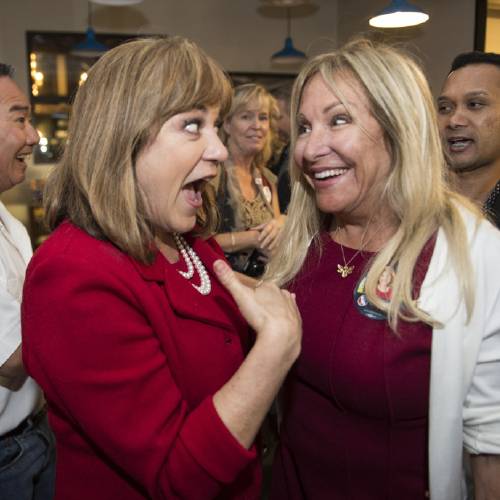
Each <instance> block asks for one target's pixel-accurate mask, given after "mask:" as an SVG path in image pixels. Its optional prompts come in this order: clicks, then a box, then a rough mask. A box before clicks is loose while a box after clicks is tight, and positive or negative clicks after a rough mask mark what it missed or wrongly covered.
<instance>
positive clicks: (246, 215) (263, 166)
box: [214, 83, 284, 277]
mask: <svg viewBox="0 0 500 500" xmlns="http://www.w3.org/2000/svg"><path fill="white" fill-rule="evenodd" d="M277 115H278V110H277V107H276V102H275V100H274V98H273V97H272V96H271V94H269V92H268V91H267V90H266V89H265V88H264V87H262V86H261V85H257V84H254V83H249V84H245V85H240V86H238V87H236V88H235V90H234V97H233V101H232V104H231V109H230V111H229V114H228V115H227V116H226V118H225V119H224V123H223V125H222V129H221V136H222V139H223V142H224V144H225V145H226V146H227V149H228V152H229V158H228V159H227V160H226V161H225V162H224V164H223V165H222V166H221V171H220V175H219V177H218V178H217V180H216V182H215V183H214V186H215V191H216V195H215V196H216V203H217V206H218V209H219V213H220V218H221V221H220V225H219V228H218V234H217V235H216V236H215V239H216V240H217V242H218V243H219V245H220V246H221V247H222V249H223V250H224V252H225V254H226V256H227V258H228V260H229V262H230V263H231V266H232V267H233V269H234V270H235V271H238V272H240V273H243V274H246V275H249V276H253V277H258V276H260V275H261V274H262V273H263V272H264V267H265V264H266V262H267V259H268V257H269V256H270V255H271V253H272V252H273V250H274V249H275V248H276V245H277V242H278V237H279V234H280V231H281V227H282V225H283V221H284V217H283V216H282V215H281V213H280V209H279V202H278V196H277V192H276V176H275V175H274V174H273V173H272V172H271V171H270V170H269V169H268V168H267V164H268V162H269V159H270V158H271V154H272V141H273V138H272V133H271V122H272V121H273V120H275V117H276V116H277Z"/></svg>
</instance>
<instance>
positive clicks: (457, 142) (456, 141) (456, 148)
mask: <svg viewBox="0 0 500 500" xmlns="http://www.w3.org/2000/svg"><path fill="white" fill-rule="evenodd" d="M473 142H474V141H473V140H472V139H469V138H467V137H453V138H451V139H448V148H449V149H450V151H451V152H453V153H460V152H462V151H464V150H465V149H467V147H468V146H469V145H470V144H472V143H473Z"/></svg>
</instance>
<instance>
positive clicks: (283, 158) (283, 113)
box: [271, 82, 292, 214]
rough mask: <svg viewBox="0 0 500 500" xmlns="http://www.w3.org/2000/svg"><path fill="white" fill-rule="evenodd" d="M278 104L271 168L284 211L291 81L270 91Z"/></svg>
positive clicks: (287, 197)
mask: <svg viewBox="0 0 500 500" xmlns="http://www.w3.org/2000/svg"><path fill="white" fill-rule="evenodd" d="M271 94H272V96H273V97H274V98H275V99H276V103H277V104H278V110H279V116H278V119H277V120H276V127H277V129H278V138H279V141H280V144H279V151H278V154H277V156H276V158H275V159H274V161H273V165H272V166H271V170H272V171H273V173H274V174H275V175H276V177H277V178H278V180H277V190H278V199H279V204H280V212H281V213H282V214H284V213H286V211H287V209H288V204H289V203H290V175H289V173H288V162H289V158H290V99H291V96H292V83H291V82H290V83H285V84H284V85H281V86H279V87H278V88H276V89H274V90H273V91H272V92H271Z"/></svg>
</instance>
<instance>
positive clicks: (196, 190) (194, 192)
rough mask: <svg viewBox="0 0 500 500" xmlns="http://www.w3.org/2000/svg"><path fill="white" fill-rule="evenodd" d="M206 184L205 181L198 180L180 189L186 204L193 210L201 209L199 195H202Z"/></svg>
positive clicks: (200, 197) (201, 200) (201, 201)
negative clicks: (184, 195) (184, 196)
mask: <svg viewBox="0 0 500 500" xmlns="http://www.w3.org/2000/svg"><path fill="white" fill-rule="evenodd" d="M206 184H207V181H206V180H205V179H198V180H196V181H193V182H189V183H187V184H185V185H184V186H183V187H182V190H183V191H184V193H185V194H186V198H187V201H188V203H189V204H190V205H191V206H193V207H194V208H200V207H201V205H202V203H203V199H202V196H201V195H202V193H203V190H204V189H205V186H206Z"/></svg>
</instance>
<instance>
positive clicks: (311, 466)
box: [271, 233, 434, 500]
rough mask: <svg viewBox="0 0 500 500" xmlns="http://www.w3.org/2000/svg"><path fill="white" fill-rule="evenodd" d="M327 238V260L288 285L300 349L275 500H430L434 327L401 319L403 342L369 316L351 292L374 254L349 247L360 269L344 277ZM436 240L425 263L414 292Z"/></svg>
mask: <svg viewBox="0 0 500 500" xmlns="http://www.w3.org/2000/svg"><path fill="white" fill-rule="evenodd" d="M321 239H322V243H323V253H322V255H321V257H320V258H319V255H318V252H317V250H313V251H310V252H309V255H308V258H307V259H306V262H305V264H304V266H303V270H302V272H301V273H300V275H299V276H298V277H297V279H296V280H295V281H294V283H293V286H291V289H293V291H294V292H295V293H296V295H297V303H298V306H299V309H300V311H301V314H302V318H303V343H302V353H301V356H300V358H299V360H298V362H297V363H296V365H295V367H294V369H293V370H292V372H291V373H290V375H289V378H288V380H287V383H286V385H285V389H284V391H283V392H284V411H283V414H284V422H283V424H282V430H281V444H280V447H279V448H278V451H277V454H276V461H275V465H274V469H273V484H272V493H271V498H272V499H273V500H276V499H287V500H295V499H314V500H321V499H328V500H336V499H338V500H349V499H352V500H378V499H380V500H382V499H384V500H401V499H405V500H412V499H423V498H424V496H425V493H426V491H427V414H428V398H429V375H430V349H431V338H432V329H431V328H430V327H428V326H426V325H424V324H422V323H401V324H400V330H399V333H400V336H399V337H398V336H396V335H394V333H391V332H390V330H389V327H388V325H387V321H386V320H385V319H383V318H382V319H372V317H369V311H368V312H366V311H364V310H363V308H362V307H359V306H358V305H356V304H355V302H358V303H359V304H363V300H362V299H359V294H353V291H354V290H355V289H358V283H359V281H360V279H361V278H362V276H363V275H364V273H365V268H366V264H367V263H368V261H369V259H370V258H371V256H372V254H370V253H368V252H365V253H360V254H357V255H355V253H356V251H354V250H352V249H349V248H344V253H345V258H346V260H347V262H349V259H351V258H353V256H354V258H353V260H352V262H350V265H354V270H353V272H352V274H351V275H349V276H347V277H346V278H342V277H341V276H340V274H339V273H338V272H337V265H338V264H343V263H344V261H343V259H342V254H341V250H340V246H339V245H338V244H337V243H335V242H333V241H332V240H331V239H330V237H329V236H328V234H326V233H325V234H324V235H322V238H321ZM433 244H434V240H432V241H431V242H430V243H429V244H428V245H427V246H426V248H425V249H424V251H423V253H422V255H421V257H420V259H419V265H418V266H417V267H418V269H417V271H416V272H415V290H414V292H415V293H418V292H419V290H420V285H421V283H422V280H423V278H424V276H425V272H426V271H427V267H428V264H429V261H430V256H431V254H432V249H433ZM354 295H356V296H354ZM370 316H373V315H370Z"/></svg>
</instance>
